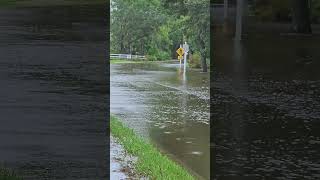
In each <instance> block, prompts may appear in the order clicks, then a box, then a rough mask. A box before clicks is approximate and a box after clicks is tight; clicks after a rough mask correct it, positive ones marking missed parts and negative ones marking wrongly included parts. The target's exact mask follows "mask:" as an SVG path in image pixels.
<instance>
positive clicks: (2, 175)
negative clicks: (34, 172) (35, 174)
mask: <svg viewBox="0 0 320 180" xmlns="http://www.w3.org/2000/svg"><path fill="white" fill-rule="evenodd" d="M0 180H22V178H20V177H18V176H17V175H15V174H14V173H13V172H12V171H9V170H8V169H5V168H0Z"/></svg>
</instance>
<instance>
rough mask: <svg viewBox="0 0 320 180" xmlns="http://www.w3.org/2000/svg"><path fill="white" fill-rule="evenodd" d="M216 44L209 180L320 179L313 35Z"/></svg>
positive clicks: (255, 36) (318, 40)
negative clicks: (212, 153)
mask: <svg viewBox="0 0 320 180" xmlns="http://www.w3.org/2000/svg"><path fill="white" fill-rule="evenodd" d="M214 44H215V45H214V47H215V50H214V53H215V56H214V64H215V67H214V69H213V77H214V78H213V79H212V83H211V95H212V96H211V98H212V116H211V119H212V121H211V122H212V123H213V129H212V131H211V132H212V137H213V138H212V147H213V152H214V155H215V161H214V163H213V165H214V166H213V167H212V168H213V170H212V171H213V177H214V179H320V161H319V159H320V155H319V152H318V151H319V147H320V91H319V90H320V71H319V67H320V61H319V60H320V51H319V47H320V37H319V35H314V36H307V35H303V36H297V35H292V34H285V33H283V34H281V33H273V34H270V33H269V34H263V33H249V34H246V35H245V36H244V39H243V41H242V42H239V43H234V42H233V40H232V38H229V37H227V36H224V35H222V34H221V33H219V32H217V33H216V34H215V37H214Z"/></svg>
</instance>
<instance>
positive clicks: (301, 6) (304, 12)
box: [292, 0, 312, 34]
mask: <svg viewBox="0 0 320 180" xmlns="http://www.w3.org/2000/svg"><path fill="white" fill-rule="evenodd" d="M309 3H310V2H309V0H292V14H293V16H292V23H293V30H294V31H295V32H297V33H306V34H309V33H312V30H311V22H310V6H309V5H310V4H309Z"/></svg>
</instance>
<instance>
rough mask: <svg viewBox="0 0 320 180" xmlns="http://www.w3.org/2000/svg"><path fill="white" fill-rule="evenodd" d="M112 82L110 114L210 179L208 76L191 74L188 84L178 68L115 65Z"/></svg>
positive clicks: (187, 77) (172, 156)
mask: <svg viewBox="0 0 320 180" xmlns="http://www.w3.org/2000/svg"><path fill="white" fill-rule="evenodd" d="M182 69H183V68H182ZM110 77H111V84H110V88H111V96H110V100H111V104H110V105H111V107H110V111H111V113H113V114H115V115H117V116H118V117H120V118H121V119H122V120H123V122H124V123H125V124H126V125H127V126H129V127H130V128H133V129H134V130H135V132H136V133H137V134H139V135H140V136H142V137H144V138H145V139H146V140H149V141H150V142H151V143H153V144H154V145H155V146H157V147H158V148H159V149H160V150H161V151H162V152H164V153H165V154H167V155H168V156H169V157H171V158H172V159H173V160H175V161H176V162H178V163H180V164H182V165H183V166H185V167H186V168H187V169H189V170H190V172H192V173H194V174H195V175H197V176H199V178H203V179H209V175H210V165H209V162H210V152H209V140H210V129H209V107H210V105H209V74H208V73H201V72H198V71H188V72H187V73H186V77H185V78H186V79H185V78H184V76H183V73H182V71H181V70H180V67H179V65H178V64H112V65H111V71H110Z"/></svg>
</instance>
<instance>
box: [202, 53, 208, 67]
mask: <svg viewBox="0 0 320 180" xmlns="http://www.w3.org/2000/svg"><path fill="white" fill-rule="evenodd" d="M201 67H202V72H207V71H208V67H207V61H206V52H205V51H202V52H201Z"/></svg>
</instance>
